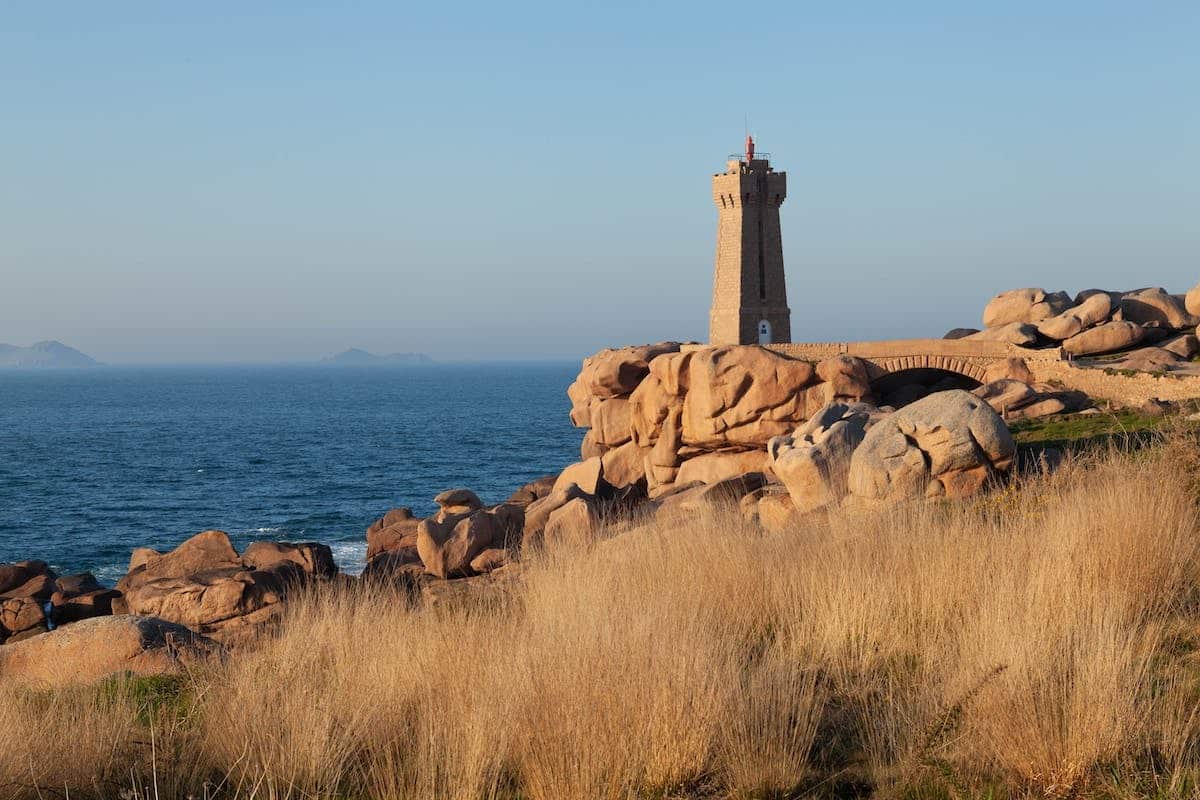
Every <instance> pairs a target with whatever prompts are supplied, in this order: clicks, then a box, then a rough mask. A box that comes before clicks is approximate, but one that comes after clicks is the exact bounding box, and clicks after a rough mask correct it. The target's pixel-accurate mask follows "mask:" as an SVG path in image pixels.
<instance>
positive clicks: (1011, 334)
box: [963, 322, 1038, 347]
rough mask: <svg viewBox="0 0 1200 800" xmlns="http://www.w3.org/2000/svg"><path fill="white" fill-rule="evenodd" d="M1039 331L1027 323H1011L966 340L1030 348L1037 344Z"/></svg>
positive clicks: (965, 337)
mask: <svg viewBox="0 0 1200 800" xmlns="http://www.w3.org/2000/svg"><path fill="white" fill-rule="evenodd" d="M1037 337H1038V329H1037V326H1035V325H1030V324H1029V323H1027V322H1009V323H1007V324H1004V325H999V326H997V327H995V328H988V329H986V330H982V331H980V332H979V333H973V334H971V335H970V336H964V337H963V338H964V339H975V340H978V341H981V342H1005V343H1006V344H1015V345H1016V346H1017V347H1029V346H1031V345H1033V344H1036V343H1037Z"/></svg>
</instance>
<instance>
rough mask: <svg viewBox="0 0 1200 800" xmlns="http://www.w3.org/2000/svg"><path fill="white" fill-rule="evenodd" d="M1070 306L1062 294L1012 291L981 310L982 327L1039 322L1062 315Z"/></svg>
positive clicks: (990, 302) (1040, 291) (989, 302)
mask: <svg viewBox="0 0 1200 800" xmlns="http://www.w3.org/2000/svg"><path fill="white" fill-rule="evenodd" d="M1070 305H1071V298H1069V297H1068V296H1067V295H1066V293H1064V292H1046V290H1044V289H1033V288H1030V289H1012V290H1011V291H1007V292H1001V293H1000V294H998V295H996V296H995V297H993V298H992V299H991V300H990V301H988V304H987V306H986V307H985V308H984V310H983V327H985V328H999V327H1001V326H1003V325H1009V324H1011V323H1014V322H1041V321H1042V320H1044V319H1046V318H1048V317H1053V316H1055V315H1057V314H1060V313H1062V312H1063V311H1065V310H1066V309H1067V308H1068V307H1069V306H1070Z"/></svg>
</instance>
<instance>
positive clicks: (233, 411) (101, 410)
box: [0, 362, 583, 583]
mask: <svg viewBox="0 0 1200 800" xmlns="http://www.w3.org/2000/svg"><path fill="white" fill-rule="evenodd" d="M578 369H579V363H578V362H569V363H568V362H563V363H507V364H501V363H489V364H437V365H429V366H414V367H329V366H271V367H249V366H237V367H232V366H231V367H139V368H131V367H100V368H94V369H87V370H69V371H4V372H0V563H4V562H11V561H17V560H22V559H30V558H37V559H42V560H44V561H46V562H48V563H49V564H50V565H51V566H52V567H53V568H54V569H55V570H56V571H57V572H59V574H69V573H76V572H82V571H89V572H91V573H93V574H94V575H95V576H96V577H97V578H99V579H100V580H101V581H104V582H108V583H112V582H115V581H116V580H117V579H118V578H120V576H121V575H123V574H124V573H125V571H126V567H127V566H128V563H129V554H130V551H131V550H132V549H133V548H135V547H152V548H155V549H157V550H166V549H170V548H172V547H174V546H176V545H177V544H179V543H180V542H182V541H183V540H184V539H186V538H187V537H189V536H191V535H192V534H194V533H197V532H199V531H202V530H207V529H211V528H216V529H219V530H223V531H226V532H227V533H229V534H230V536H231V537H232V538H233V541H234V544H235V545H236V546H238V547H239V548H241V547H244V546H245V545H247V544H248V543H250V542H252V541H255V540H260V539H267V540H273V541H290V542H307V541H318V542H324V543H326V544H328V545H329V546H330V547H331V548H333V552H334V557H335V559H336V560H337V561H338V564H339V566H340V567H341V568H342V569H343V570H344V571H347V572H350V573H356V572H358V571H360V570H361V569H362V567H363V565H364V556H365V553H366V539H365V531H366V528H367V526H369V525H370V524H371V523H372V522H373V521H374V520H376V519H378V518H379V517H380V516H382V515H383V514H384V512H386V511H387V510H388V509H390V508H394V507H397V506H409V507H411V508H412V509H413V511H414V513H416V514H418V515H426V514H429V513H432V512H433V511H434V510H435V508H436V506H435V505H434V503H433V497H434V495H436V494H437V493H438V492H440V491H442V490H444V489H448V488H455V487H466V488H469V489H472V490H474V491H475V492H476V493H478V494H479V496H480V497H481V498H482V499H483V500H484V501H485V502H488V503H495V502H500V501H502V500H504V499H505V498H506V497H508V495H509V494H511V493H512V491H513V490H514V489H516V488H518V487H519V486H521V485H522V484H524V483H526V482H528V481H530V480H532V479H534V478H537V477H539V476H542V475H548V474H553V473H556V472H558V471H559V470H561V469H562V468H563V467H564V466H565V465H567V464H569V463H571V462H573V461H576V460H578V458H579V445H580V442H581V440H582V433H583V432H582V431H580V430H577V429H575V428H573V427H572V426H571V424H570V422H569V420H568V418H567V415H568V412H569V410H570V403H569V401H568V400H567V397H566V388H567V385H568V384H569V383H570V382H571V380H572V379H573V378H574V376H575V374H576V372H577V371H578Z"/></svg>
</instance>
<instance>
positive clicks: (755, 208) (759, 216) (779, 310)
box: [708, 136, 792, 344]
mask: <svg viewBox="0 0 1200 800" xmlns="http://www.w3.org/2000/svg"><path fill="white" fill-rule="evenodd" d="M712 185H713V201H714V202H715V203H716V204H717V259H716V269H715V270H714V272H715V274H714V276H713V302H712V313H711V315H710V316H709V327H708V338H709V342H710V343H711V344H770V343H772V342H790V341H791V340H792V312H791V310H790V309H789V308H788V304H787V287H786V286H785V285H784V275H783V238H782V235H781V233H780V229H779V206H780V205H782V203H783V200H784V198H785V197H787V173H786V172H775V171H774V170H772V169H771V164H770V161H769V160H768V157H767V154H765V153H760V154H759V155H758V156H755V154H754V139H753V138H752V137H750V136H747V137H746V153H745V156H744V157H743V156H737V155H735V156H730V159H729V161H728V163H727V164H726V169H725V171H724V172H723V173H721V174H719V175H714V176H713V181H712Z"/></svg>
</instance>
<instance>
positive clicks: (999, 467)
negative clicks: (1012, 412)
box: [848, 390, 1016, 502]
mask: <svg viewBox="0 0 1200 800" xmlns="http://www.w3.org/2000/svg"><path fill="white" fill-rule="evenodd" d="M1015 454H1016V443H1015V442H1014V441H1013V438H1012V434H1011V433H1009V430H1008V427H1007V426H1006V425H1005V424H1004V420H1002V419H1001V418H1000V415H999V414H997V413H996V412H995V411H994V410H993V409H992V407H991V406H989V405H988V404H987V403H986V402H985V401H984V400H982V399H980V398H978V397H975V396H974V395H972V394H970V393H969V392H964V391H962V390H953V391H947V392H938V393H936V394H931V395H929V396H928V397H926V398H924V399H922V400H918V401H917V402H915V403H913V404H912V405H909V406H906V407H905V408H902V409H901V410H899V411H896V412H894V413H892V414H889V415H887V416H886V417H883V418H881V419H879V420H878V421H877V422H875V423H874V424H873V425H872V426H871V428H870V429H869V430H868V431H867V433H866V436H864V437H863V440H862V443H861V444H860V445H859V446H858V447H857V448H856V449H855V451H854V455H853V456H852V457H851V459H850V472H849V480H848V483H849V490H850V493H851V494H852V495H854V496H855V497H856V498H859V499H861V500H865V501H886V502H895V501H901V500H909V499H914V498H921V497H964V496H967V495H970V494H973V493H974V492H976V491H978V490H979V489H980V488H981V487H983V486H984V485H985V484H986V483H987V481H988V480H989V479H990V478H992V477H993V476H995V475H997V474H998V473H1002V472H1005V471H1007V470H1008V469H1009V468H1010V467H1011V466H1012V464H1013V459H1014V456H1015Z"/></svg>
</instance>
